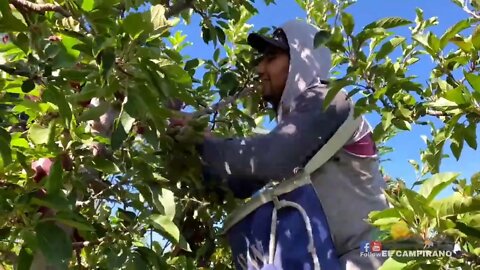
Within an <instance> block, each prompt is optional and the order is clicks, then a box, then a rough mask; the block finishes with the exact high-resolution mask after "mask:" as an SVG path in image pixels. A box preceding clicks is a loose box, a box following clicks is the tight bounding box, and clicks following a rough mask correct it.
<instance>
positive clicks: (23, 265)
mask: <svg viewBox="0 0 480 270" xmlns="http://www.w3.org/2000/svg"><path fill="white" fill-rule="evenodd" d="M32 262H33V252H32V250H31V249H29V248H27V247H25V246H22V249H21V250H20V253H19V254H18V266H17V267H18V268H16V269H17V270H30V267H31V265H32Z"/></svg>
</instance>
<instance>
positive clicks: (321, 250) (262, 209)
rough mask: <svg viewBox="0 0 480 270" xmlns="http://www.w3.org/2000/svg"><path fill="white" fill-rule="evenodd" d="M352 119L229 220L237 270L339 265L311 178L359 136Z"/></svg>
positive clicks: (227, 227) (327, 268)
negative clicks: (300, 165)
mask: <svg viewBox="0 0 480 270" xmlns="http://www.w3.org/2000/svg"><path fill="white" fill-rule="evenodd" d="M361 121H362V118H361V117H360V118H354V117H353V109H352V110H350V114H349V117H348V118H347V120H346V121H345V122H344V123H343V124H342V125H341V126H340V128H339V129H338V130H337V131H336V132H335V134H334V136H332V138H331V139H329V140H328V142H327V143H326V144H325V145H324V146H323V147H322V149H321V150H319V151H318V152H317V153H316V154H315V156H314V157H313V158H312V159H311V160H310V161H309V162H308V163H307V165H306V166H305V167H304V168H303V169H302V170H301V172H300V173H298V174H296V175H295V176H294V177H292V178H291V179H287V180H285V181H282V182H280V183H276V184H272V183H271V184H269V185H267V186H266V187H265V188H263V189H262V190H260V191H259V192H257V193H256V194H255V195H254V196H252V197H251V198H249V200H248V201H247V202H245V203H244V204H242V205H241V206H239V207H238V208H237V209H236V210H235V211H234V212H233V213H231V214H230V215H229V217H228V218H227V219H226V221H225V224H224V233H225V234H226V237H227V239H228V242H229V244H230V248H231V250H232V255H233V260H234V264H235V267H236V269H238V270H320V269H325V270H336V269H341V265H340V261H339V259H338V255H337V252H336V250H335V246H334V243H333V240H332V237H331V232H330V228H329V225H328V221H327V218H326V216H325V213H324V211H323V208H322V205H321V202H320V200H319V198H318V195H317V193H316V192H315V189H314V186H313V185H312V182H311V178H310V175H311V174H312V173H313V172H314V171H315V170H316V169H318V168H320V167H321V166H322V165H323V164H324V163H325V162H327V161H328V160H329V159H330V158H331V157H332V156H333V155H334V154H335V153H336V152H337V151H338V150H339V149H340V148H342V147H343V145H345V143H346V142H347V141H348V140H349V138H351V136H352V135H353V134H354V132H355V130H356V129H357V127H358V126H359V125H360V123H361Z"/></svg>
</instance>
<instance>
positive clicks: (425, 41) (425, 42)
mask: <svg viewBox="0 0 480 270" xmlns="http://www.w3.org/2000/svg"><path fill="white" fill-rule="evenodd" d="M429 37H430V35H421V34H417V35H414V36H413V37H412V38H413V39H414V40H415V41H417V42H418V43H420V45H422V46H423V48H425V50H426V51H427V52H428V54H430V55H431V56H432V57H436V55H437V51H435V50H434V49H433V48H432V47H431V46H430V43H429Z"/></svg>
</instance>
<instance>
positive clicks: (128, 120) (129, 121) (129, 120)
mask: <svg viewBox="0 0 480 270" xmlns="http://www.w3.org/2000/svg"><path fill="white" fill-rule="evenodd" d="M120 122H121V123H122V126H123V129H124V130H125V133H129V132H130V130H131V129H132V126H133V124H134V123H135V118H133V117H131V116H130V115H129V114H128V113H127V112H125V111H123V112H122V115H120Z"/></svg>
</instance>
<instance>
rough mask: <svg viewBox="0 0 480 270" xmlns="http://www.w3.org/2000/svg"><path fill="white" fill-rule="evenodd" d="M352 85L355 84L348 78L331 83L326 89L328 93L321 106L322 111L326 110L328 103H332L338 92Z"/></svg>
mask: <svg viewBox="0 0 480 270" xmlns="http://www.w3.org/2000/svg"><path fill="white" fill-rule="evenodd" d="M352 84H355V82H354V81H352V80H350V79H348V78H344V79H339V80H334V81H331V83H330V89H328V93H327V95H326V96H325V100H324V101H323V104H322V105H323V110H324V111H326V110H327V109H328V107H329V106H330V103H331V102H332V101H333V99H334V98H335V96H336V95H337V94H338V92H340V91H341V90H342V89H343V88H344V87H345V86H348V85H352Z"/></svg>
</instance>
